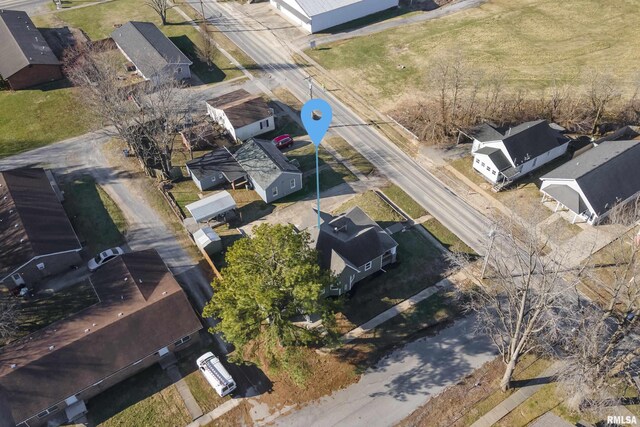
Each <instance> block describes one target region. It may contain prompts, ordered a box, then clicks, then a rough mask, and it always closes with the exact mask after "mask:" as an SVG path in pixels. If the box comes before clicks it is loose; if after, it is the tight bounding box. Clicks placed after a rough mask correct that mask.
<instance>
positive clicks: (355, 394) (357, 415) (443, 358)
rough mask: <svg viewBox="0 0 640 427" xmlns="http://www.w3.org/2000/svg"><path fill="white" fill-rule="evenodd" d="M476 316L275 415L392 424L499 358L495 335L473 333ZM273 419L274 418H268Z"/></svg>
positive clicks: (321, 425) (303, 422)
mask: <svg viewBox="0 0 640 427" xmlns="http://www.w3.org/2000/svg"><path fill="white" fill-rule="evenodd" d="M474 321H475V317H473V316H470V317H467V318H464V319H460V320H458V321H456V323H455V324H454V325H453V326H451V327H449V328H447V329H445V330H443V331H442V332H440V334H438V335H437V336H435V337H425V338H421V339H419V340H417V341H414V342H412V343H410V344H407V345H406V346H404V347H402V348H401V349H398V350H396V351H394V352H393V353H391V354H389V355H388V356H386V357H385V358H383V359H382V360H380V361H379V362H378V364H377V365H376V366H375V367H373V368H371V369H369V370H367V371H366V372H365V373H364V374H363V375H362V377H361V378H360V381H358V383H357V384H354V385H352V386H350V387H348V388H346V389H343V390H340V391H338V392H336V393H334V394H332V395H331V396H329V397H325V398H322V399H320V400H319V401H317V402H315V403H313V404H311V405H309V406H306V407H304V408H302V409H300V410H299V411H296V412H294V413H292V414H290V415H285V416H283V417H280V418H278V419H276V420H275V423H276V424H277V425H281V426H292V427H297V426H314V427H329V426H346V425H348V426H352V427H357V426H363V427H370V426H391V425H395V424H396V423H398V422H399V421H401V420H402V419H404V418H405V417H407V416H408V415H409V414H411V413H412V412H413V411H414V410H416V409H417V408H419V407H420V406H421V405H422V404H424V402H425V401H426V400H428V398H429V397H430V396H435V395H437V394H438V393H440V392H441V391H442V390H444V388H445V387H447V386H449V385H452V384H455V383H456V382H457V381H458V380H459V379H460V378H461V377H463V376H465V375H467V374H469V373H470V372H472V371H473V370H475V369H476V368H477V367H478V366H481V365H482V364H484V363H485V362H488V361H489V360H492V359H493V358H495V356H496V353H495V349H494V347H493V346H492V345H491V344H490V340H488V339H486V338H484V339H483V337H476V336H474V334H473V332H472V328H473V323H474ZM266 421H271V420H266Z"/></svg>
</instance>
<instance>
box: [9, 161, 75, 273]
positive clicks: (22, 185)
mask: <svg viewBox="0 0 640 427" xmlns="http://www.w3.org/2000/svg"><path fill="white" fill-rule="evenodd" d="M0 244H1V245H2V256H0V283H4V282H5V281H6V279H7V278H8V277H10V276H12V275H14V274H22V273H23V278H22V279H24V280H25V281H27V282H28V280H27V279H28V278H25V277H24V274H27V273H28V272H29V271H28V267H29V264H30V263H34V262H42V263H44V262H46V259H47V257H52V256H55V255H61V254H71V255H73V256H71V258H70V262H71V264H69V265H66V264H65V265H64V268H67V267H69V266H70V265H73V263H75V262H77V259H76V258H78V260H79V257H78V256H77V252H78V251H80V249H82V246H81V244H80V242H79V240H78V238H77V236H76V233H75V231H74V230H73V227H72V226H71V222H70V221H69V218H68V217H67V214H66V212H65V210H64V208H63V207H62V204H61V203H60V200H59V198H58V196H57V193H56V191H55V190H54V188H53V187H52V183H51V181H50V178H49V176H48V175H47V173H46V172H45V171H44V170H43V169H39V168H25V169H13V170H8V171H4V172H0ZM54 267H55V266H51V267H49V266H47V268H51V269H53V270H50V273H54V272H56V271H55V270H56V269H55V268H54ZM25 269H26V270H25ZM23 270H25V271H23Z"/></svg>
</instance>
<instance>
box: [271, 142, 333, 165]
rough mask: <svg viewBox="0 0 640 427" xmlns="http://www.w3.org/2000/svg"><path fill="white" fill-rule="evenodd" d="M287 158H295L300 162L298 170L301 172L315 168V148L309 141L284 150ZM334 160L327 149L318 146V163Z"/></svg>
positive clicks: (322, 163)
mask: <svg viewBox="0 0 640 427" xmlns="http://www.w3.org/2000/svg"><path fill="white" fill-rule="evenodd" d="M284 155H285V156H287V158H288V159H289V160H296V161H297V162H298V163H299V164H300V170H301V171H302V172H306V171H310V170H313V169H315V168H316V148H315V146H314V145H313V144H311V143H308V144H307V143H305V144H304V145H303V146H301V147H296V148H294V149H292V150H287V151H285V152H284ZM331 162H335V159H334V158H333V156H331V154H329V152H327V150H325V149H324V148H322V146H320V149H319V151H318V165H319V166H320V167H322V165H324V164H326V163H331Z"/></svg>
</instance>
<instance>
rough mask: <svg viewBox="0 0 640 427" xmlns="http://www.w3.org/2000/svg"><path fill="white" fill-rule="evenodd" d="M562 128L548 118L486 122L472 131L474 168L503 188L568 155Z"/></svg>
mask: <svg viewBox="0 0 640 427" xmlns="http://www.w3.org/2000/svg"><path fill="white" fill-rule="evenodd" d="M562 130H563V129H562V128H561V127H559V126H558V125H555V124H549V123H548V122H547V121H546V120H537V121H533V122H526V123H522V124H521V125H518V126H516V127H513V128H511V127H503V128H500V127H497V126H494V125H491V124H488V123H484V124H483V125H481V126H479V127H478V128H476V129H475V130H474V132H472V137H473V146H472V148H471V154H472V155H473V169H474V170H475V171H477V172H478V173H480V174H481V175H482V176H483V177H484V178H485V179H486V180H487V181H489V182H491V183H492V184H495V185H496V186H495V187H494V188H496V189H500V188H501V187H502V186H503V185H506V184H508V183H511V182H513V181H516V180H517V179H520V178H521V177H523V176H524V175H526V174H528V173H529V172H532V171H534V170H536V169H538V168H540V167H541V166H543V165H545V164H547V163H549V162H550V161H552V160H554V159H557V158H558V157H560V156H562V155H563V154H565V153H566V152H567V147H568V146H569V139H568V138H566V137H564V136H563V135H562V134H561V131H562Z"/></svg>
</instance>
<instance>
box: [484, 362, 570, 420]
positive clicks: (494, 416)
mask: <svg viewBox="0 0 640 427" xmlns="http://www.w3.org/2000/svg"><path fill="white" fill-rule="evenodd" d="M560 366H561V364H560V363H559V362H555V363H554V364H553V365H551V366H550V367H548V368H547V369H546V370H545V371H544V372H542V373H541V374H540V377H541V378H544V377H551V376H553V375H555V374H556V373H557V372H558V371H559V369H560ZM543 385H545V383H538V382H536V381H535V379H534V380H532V382H531V385H526V386H524V387H522V388H520V389H519V390H518V391H516V392H515V393H513V394H512V395H511V396H509V397H507V398H506V399H505V400H503V401H502V402H500V403H499V404H498V405H497V406H495V407H494V408H493V409H492V410H490V411H489V412H487V413H486V414H484V416H482V417H481V418H480V419H479V420H478V421H476V422H475V423H473V424H471V427H491V426H492V425H494V424H495V423H497V422H498V421H500V420H501V419H502V418H504V417H505V416H507V415H508V414H509V413H510V412H511V411H513V410H514V409H516V408H517V407H518V406H520V405H521V404H522V403H523V402H524V401H525V400H527V399H528V398H530V397H531V396H533V395H534V394H535V393H536V392H537V391H538V390H540V389H541V388H542V386H543Z"/></svg>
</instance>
